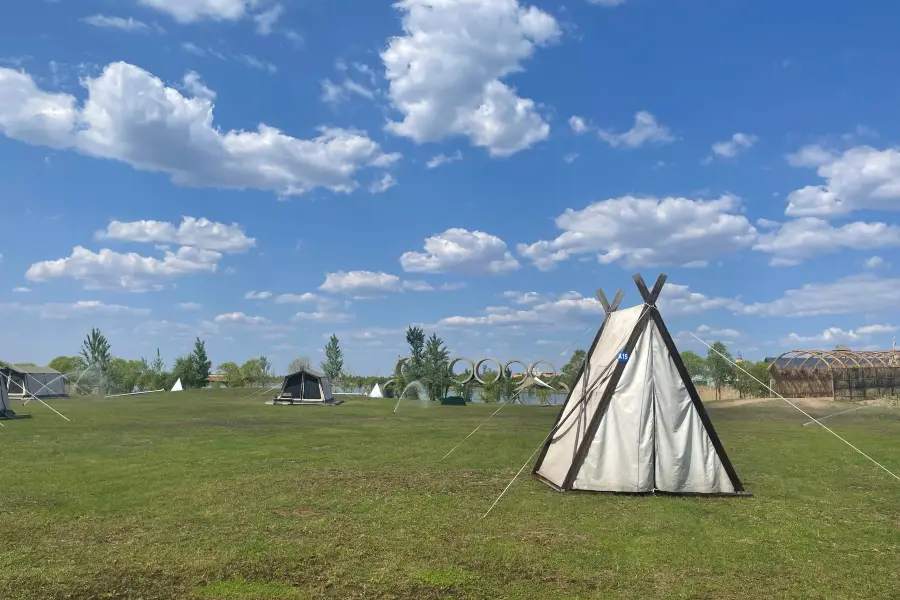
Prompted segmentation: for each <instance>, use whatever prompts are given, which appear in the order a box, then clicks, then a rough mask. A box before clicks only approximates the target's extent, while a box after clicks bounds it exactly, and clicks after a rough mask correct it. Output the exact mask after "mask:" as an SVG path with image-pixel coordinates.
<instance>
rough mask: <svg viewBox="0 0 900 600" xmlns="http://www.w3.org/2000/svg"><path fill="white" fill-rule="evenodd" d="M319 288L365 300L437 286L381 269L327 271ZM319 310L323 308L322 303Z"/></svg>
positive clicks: (423, 290) (420, 290)
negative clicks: (404, 277)
mask: <svg viewBox="0 0 900 600" xmlns="http://www.w3.org/2000/svg"><path fill="white" fill-rule="evenodd" d="M319 289H320V290H322V291H323V292H329V293H332V294H345V295H348V296H352V297H353V298H356V299H360V300H363V299H371V298H378V297H381V296H384V295H385V294H394V293H400V292H404V291H410V292H431V291H434V289H435V288H434V287H433V286H432V285H431V284H429V283H427V282H424V281H404V280H402V279H400V278H399V277H397V276H396V275H391V274H390V273H382V272H380V271H337V272H335V273H326V275H325V282H324V283H323V284H322V285H320V286H319ZM444 289H448V288H444ZM450 289H453V288H450ZM319 310H320V311H321V310H322V305H321V304H320V307H319Z"/></svg>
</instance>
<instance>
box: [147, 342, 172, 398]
mask: <svg viewBox="0 0 900 600" xmlns="http://www.w3.org/2000/svg"><path fill="white" fill-rule="evenodd" d="M168 378H169V374H168V373H166V363H165V362H164V361H163V359H162V355H160V353H159V348H157V349H156V356H154V357H153V361H152V362H151V363H150V374H149V382H148V387H149V388H150V389H151V390H162V389H169V388H171V387H172V386H166V384H167V383H168Z"/></svg>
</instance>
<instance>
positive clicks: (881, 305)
mask: <svg viewBox="0 0 900 600" xmlns="http://www.w3.org/2000/svg"><path fill="white" fill-rule="evenodd" d="M663 293H665V290H664V291H663ZM898 297H900V279H897V278H885V279H882V278H879V277H877V276H875V275H874V274H865V275H854V276H852V277H845V278H843V279H838V280H837V281H834V282H830V283H809V284H806V285H804V286H802V287H800V288H797V289H793V290H788V291H786V292H785V293H784V295H783V296H782V297H781V298H778V299H777V300H773V301H771V302H758V303H755V304H750V305H746V306H743V307H741V308H740V309H739V312H740V313H742V314H748V315H757V316H770V317H811V316H819V315H838V314H851V313H863V314H864V313H876V312H879V311H884V310H894V309H896V307H897V298H898Z"/></svg>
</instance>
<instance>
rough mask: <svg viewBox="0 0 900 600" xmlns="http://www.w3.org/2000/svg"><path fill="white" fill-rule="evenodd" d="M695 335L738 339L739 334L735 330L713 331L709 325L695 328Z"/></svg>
mask: <svg viewBox="0 0 900 600" xmlns="http://www.w3.org/2000/svg"><path fill="white" fill-rule="evenodd" d="M696 333H697V334H698V335H701V336H703V335H712V336H718V337H732V338H734V337H740V335H741V332H740V331H738V330H737V329H715V328H713V327H710V326H709V325H700V326H699V327H697V331H696Z"/></svg>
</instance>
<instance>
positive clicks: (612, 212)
mask: <svg viewBox="0 0 900 600" xmlns="http://www.w3.org/2000/svg"><path fill="white" fill-rule="evenodd" d="M739 207H740V201H739V199H738V198H736V197H734V196H728V195H726V196H722V197H720V198H718V199H716V200H692V199H689V198H673V197H669V198H663V199H657V198H638V197H633V196H624V197H621V198H613V199H610V200H603V201H600V202H595V203H593V204H591V205H590V206H588V207H587V208H585V209H583V210H574V209H567V210H566V212H564V213H563V214H562V215H560V216H558V217H557V218H556V220H555V222H556V226H557V227H558V228H559V229H562V230H563V232H564V233H562V234H561V235H559V236H558V237H556V238H555V239H553V240H542V241H538V242H535V243H533V244H519V245H518V246H517V250H518V252H519V254H521V255H522V256H525V257H527V258H529V259H531V260H532V261H533V262H534V264H535V266H536V267H538V268H539V269H541V270H549V269H552V268H554V267H555V265H556V263H558V262H560V261H563V260H567V259H570V258H573V257H575V256H578V255H584V254H596V256H597V260H598V261H599V262H600V263H602V264H611V263H621V264H623V265H625V266H627V267H629V268H630V267H642V266H656V265H667V264H675V265H690V266H702V265H704V264H706V261H708V260H710V259H712V258H715V257H720V256H726V255H728V254H732V253H734V252H737V251H739V250H743V249H745V248H749V247H750V246H752V245H753V243H754V242H755V241H756V238H757V231H756V229H755V228H754V227H753V226H752V225H751V224H750V222H749V221H748V220H747V218H746V217H745V216H743V215H742V214H738V209H739Z"/></svg>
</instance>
